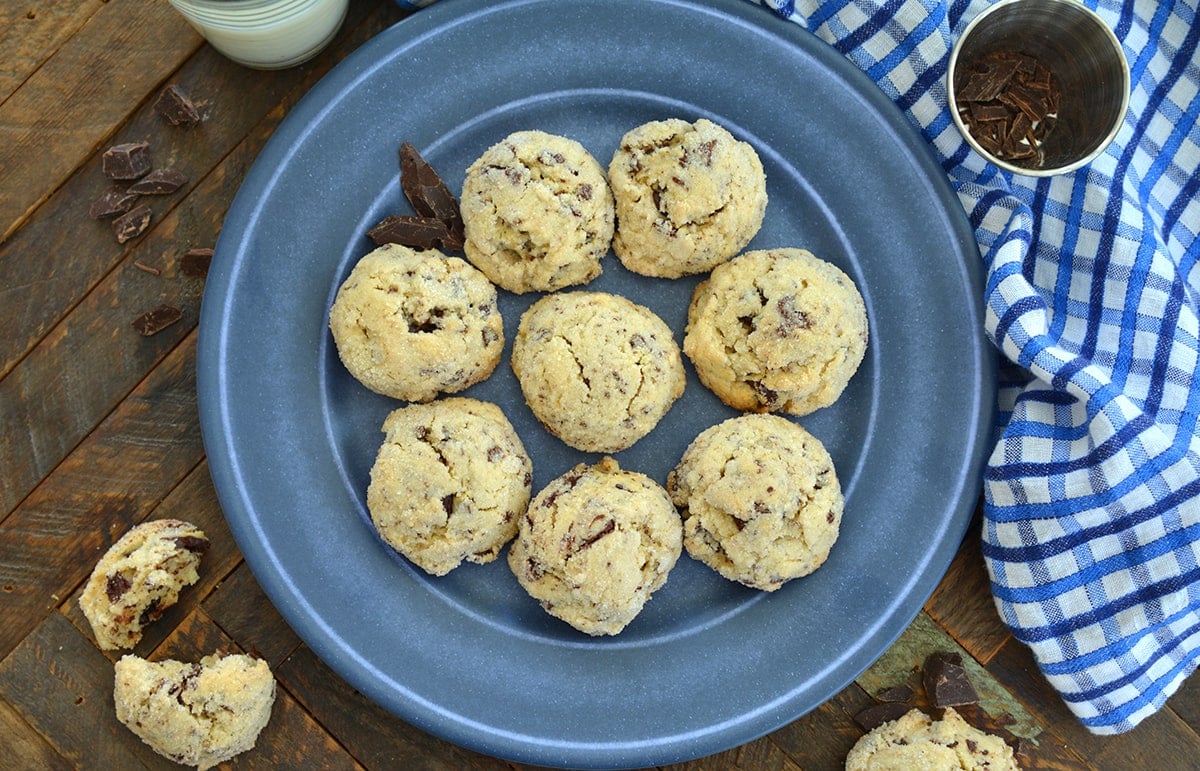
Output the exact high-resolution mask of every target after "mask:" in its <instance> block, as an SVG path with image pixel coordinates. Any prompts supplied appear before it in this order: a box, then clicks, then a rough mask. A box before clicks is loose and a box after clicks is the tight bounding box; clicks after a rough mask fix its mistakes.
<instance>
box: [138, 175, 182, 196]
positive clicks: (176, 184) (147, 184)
mask: <svg viewBox="0 0 1200 771" xmlns="http://www.w3.org/2000/svg"><path fill="white" fill-rule="evenodd" d="M187 183H188V175H187V174H184V173H183V172H182V171H176V170H175V169H155V170H154V171H152V172H150V173H149V174H147V175H146V176H144V177H142V178H141V179H139V180H138V181H137V182H134V183H133V184H132V185H130V186H129V192H131V193H137V194H138V195H168V194H170V193H174V192H175V191H176V190H178V189H179V188H181V187H183V186H184V185H186V184H187Z"/></svg>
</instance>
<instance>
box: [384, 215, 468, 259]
mask: <svg viewBox="0 0 1200 771" xmlns="http://www.w3.org/2000/svg"><path fill="white" fill-rule="evenodd" d="M367 236H368V237H369V238H370V239H371V240H372V241H374V242H375V243H377V244H379V245H383V244H401V245H403V246H411V247H414V248H416V249H443V250H446V251H457V250H459V249H462V247H463V240H462V238H461V237H457V236H455V235H454V234H453V233H451V232H450V229H449V228H448V227H447V226H446V223H445V222H443V221H442V220H440V219H436V218H434V217H423V216H420V215H416V216H414V215H409V214H391V215H388V216H387V217H384V218H383V220H382V221H380V223H379V224H378V225H376V226H375V227H373V228H371V229H370V230H368V231H367Z"/></svg>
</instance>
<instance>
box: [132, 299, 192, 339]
mask: <svg viewBox="0 0 1200 771" xmlns="http://www.w3.org/2000/svg"><path fill="white" fill-rule="evenodd" d="M182 318H183V312H182V311H180V310H179V309H178V308H176V307H175V306H173V305H167V304H166V303H164V304H162V305H160V306H158V307H157V308H152V309H150V310H148V311H146V312H145V313H143V314H142V315H141V316H138V317H137V318H136V319H134V320H133V328H134V329H136V330H137V331H138V334H140V335H142V336H143V337H150V336H151V335H157V334H158V333H159V332H161V331H163V330H164V329H166V328H167V327H169V326H171V325H172V324H174V323H175V322H176V321H179V320H180V319H182Z"/></svg>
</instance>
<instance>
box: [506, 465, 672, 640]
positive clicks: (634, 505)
mask: <svg viewBox="0 0 1200 771" xmlns="http://www.w3.org/2000/svg"><path fill="white" fill-rule="evenodd" d="M681 538H682V536H681V528H680V523H679V514H678V512H676V511H675V507H674V506H672V505H671V499H670V498H668V497H667V493H666V491H665V490H663V488H662V487H660V486H659V485H658V484H657V483H656V482H655V481H654V480H652V479H650V478H649V477H647V476H645V475H644V474H639V473H637V472H634V471H624V470H622V469H621V467H620V466H619V465H618V464H617V462H616V461H615V460H613V459H612V458H604V459H603V460H601V461H600V462H599V463H597V464H596V465H594V466H588V465H586V464H579V465H577V466H575V467H574V468H573V469H571V470H570V471H568V472H567V473H565V474H563V475H562V476H560V477H558V478H557V479H555V480H553V481H552V482H550V483H549V484H548V485H546V487H544V488H543V489H542V490H541V491H540V492H539V493H538V494H537V496H536V497H535V498H534V499H533V501H532V502H531V503H530V504H529V510H528V511H527V512H526V514H525V516H524V517H522V518H521V525H520V528H519V530H518V533H517V538H516V540H515V541H513V545H512V547H511V548H510V549H509V552H508V565H509V567H510V568H511V569H512V572H513V574H514V575H516V577H517V581H518V582H519V583H520V584H521V586H522V587H524V589H525V591H526V592H528V593H529V595H530V596H531V597H533V598H534V599H535V600H537V601H538V602H539V603H541V605H542V607H543V608H544V609H545V610H546V612H547V613H549V614H550V615H552V616H554V617H555V618H559V619H562V620H563V621H565V622H567V623H568V624H570V625H571V626H573V627H575V628H576V629H578V630H579V631H581V632H584V633H586V634H589V635H593V636H596V635H615V634H617V633H618V632H620V631H621V630H622V629H624V628H625V627H626V626H627V625H628V624H629V623H630V622H631V621H633V619H634V618H636V617H637V615H638V614H639V613H641V611H642V608H643V607H644V606H645V604H646V602H647V601H648V600H649V599H650V596H651V594H653V593H654V592H655V591H657V590H658V589H659V587H661V586H662V585H663V584H664V583H666V580H667V575H668V573H670V571H671V568H672V567H674V566H675V562H676V560H678V559H679V555H680V554H681V552H682V541H681Z"/></svg>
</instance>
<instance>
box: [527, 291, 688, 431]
mask: <svg viewBox="0 0 1200 771" xmlns="http://www.w3.org/2000/svg"><path fill="white" fill-rule="evenodd" d="M511 363H512V368H513V372H515V373H516V375H517V380H518V381H519V382H520V384H521V391H522V392H523V393H524V395H525V401H526V402H527V403H528V404H529V408H530V409H531V410H533V414H534V415H535V416H537V419H538V420H539V421H541V423H542V425H544V426H545V427H546V429H547V430H549V431H550V432H551V433H552V434H554V435H555V436H557V437H558V438H559V439H562V440H563V441H564V442H566V443H567V444H569V445H571V446H572V447H574V448H576V449H579V450H586V451H589V452H617V451H618V450H623V449H625V448H627V447H629V446H630V445H632V444H633V443H634V442H636V441H638V440H639V439H641V438H642V437H643V436H645V435H646V434H648V433H649V432H650V431H651V430H652V429H653V428H654V427H655V426H656V425H658V422H659V421H660V420H661V419H662V417H663V416H664V415H666V413H667V411H668V410H669V409H670V408H671V405H672V404H674V402H675V400H676V399H678V398H679V396H680V395H681V394H682V393H683V389H684V383H685V379H686V375H685V374H684V370H683V358H682V356H681V355H680V353H679V346H678V345H677V344H676V343H675V338H674V337H673V336H672V334H671V329H670V328H669V327H668V326H667V325H666V323H665V322H664V321H663V320H662V319H660V318H659V317H658V316H656V315H655V314H654V313H653V312H652V311H651V310H650V309H649V308H645V307H643V306H641V305H637V304H635V303H633V302H631V301H629V300H627V299H625V298H624V297H621V296H619V295H613V294H608V293H605V292H556V293H555V294H550V295H547V296H545V297H543V298H542V299H540V300H538V301H537V302H536V303H534V304H533V305H532V306H530V307H529V309H528V310H527V311H525V313H524V314H523V315H522V316H521V322H520V324H519V325H518V328H517V334H516V338H515V339H514V341H513V350H512V362H511Z"/></svg>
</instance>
